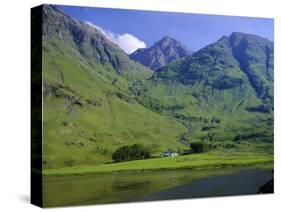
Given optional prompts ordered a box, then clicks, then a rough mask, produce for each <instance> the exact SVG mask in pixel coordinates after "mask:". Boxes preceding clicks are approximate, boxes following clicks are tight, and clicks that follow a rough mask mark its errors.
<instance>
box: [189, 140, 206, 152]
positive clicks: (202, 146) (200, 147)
mask: <svg viewBox="0 0 281 212" xmlns="http://www.w3.org/2000/svg"><path fill="white" fill-rule="evenodd" d="M190 148H191V151H192V153H203V152H207V151H209V150H210V146H209V145H208V144H207V143H205V142H192V143H190Z"/></svg>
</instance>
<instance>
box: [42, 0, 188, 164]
mask: <svg viewBox="0 0 281 212" xmlns="http://www.w3.org/2000/svg"><path fill="white" fill-rule="evenodd" d="M43 22H44V23H43V78H44V82H43V86H44V87H43V95H44V102H43V106H44V113H43V117H44V123H43V127H44V135H43V136H44V144H43V145H44V147H43V153H44V158H43V159H44V168H47V169H48V168H59V167H67V166H76V165H82V164H84V165H85V164H90V165H95V164H100V163H105V162H109V161H111V154H112V152H114V151H115V150H116V149H117V148H118V147H120V146H122V145H128V144H134V143H144V144H146V145H147V146H149V148H150V149H151V150H152V151H153V153H154V154H157V155H159V154H160V153H161V152H162V151H164V150H165V149H167V148H177V147H181V146H182V144H181V143H179V142H178V136H179V135H180V134H181V133H182V132H183V131H184V127H183V125H181V124H180V123H178V122H177V121H175V119H173V118H167V117H162V116H160V115H159V114H156V113H154V112H152V111H150V110H148V109H147V108H145V107H143V106H142V105H140V104H139V103H138V102H137V101H136V100H135V97H134V96H132V95H131V94H130V93H129V92H128V90H127V87H128V86H130V84H132V83H133V82H134V81H136V80H140V79H144V78H146V77H147V76H150V74H151V72H150V70H148V69H146V68H144V67H143V66H142V65H140V64H138V63H136V62H133V61H130V60H129V58H128V56H127V55H126V54H125V53H124V52H123V51H122V50H121V49H120V48H119V47H118V46H116V45H114V44H113V43H111V42H110V41H109V40H107V39H106V37H104V36H103V35H102V33H100V32H99V31H98V30H96V29H95V28H93V27H90V26H88V25H87V24H84V23H81V22H79V21H77V20H75V19H73V18H71V17H69V16H67V15H65V14H64V13H62V12H61V11H58V10H57V9H56V8H54V7H51V6H48V5H45V6H44V11H43Z"/></svg>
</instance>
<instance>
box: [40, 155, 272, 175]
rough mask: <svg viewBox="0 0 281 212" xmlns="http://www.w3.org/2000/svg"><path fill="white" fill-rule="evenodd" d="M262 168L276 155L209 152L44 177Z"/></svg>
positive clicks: (269, 165)
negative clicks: (248, 167) (247, 167)
mask: <svg viewBox="0 0 281 212" xmlns="http://www.w3.org/2000/svg"><path fill="white" fill-rule="evenodd" d="M243 166H259V167H261V168H272V167H273V155H270V154H255V153H245V152H235V153H229V152H228V153H223V152H208V153H202V154H192V155H185V156H178V157H168V158H155V159H146V160H136V161H128V162H121V163H110V164H102V165H97V166H73V167H66V168H59V169H47V170H43V175H55V176H62V175H76V174H90V173H93V174H94V173H95V174H98V173H101V174H102V173H115V172H116V173H117V172H140V171H154V170H155V171H156V170H176V169H212V168H225V167H243Z"/></svg>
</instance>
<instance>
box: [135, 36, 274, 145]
mask: <svg viewBox="0 0 281 212" xmlns="http://www.w3.org/2000/svg"><path fill="white" fill-rule="evenodd" d="M131 91H132V92H133V93H134V94H135V95H137V96H138V101H139V102H140V103H141V104H143V105H144V106H146V107H147V108H150V109H151V110H153V111H155V112H158V113H160V114H166V115H167V114H168V115H172V116H174V117H175V118H177V119H178V120H179V121H181V122H182V123H184V124H185V126H187V128H188V129H189V132H188V133H187V134H188V137H189V138H190V139H192V140H199V141H201V140H206V139H207V140H208V139H209V138H208V137H210V136H211V138H212V140H214V139H215V140H216V141H219V140H229V141H234V140H237V139H238V138H245V139H246V140H247V139H249V140H267V141H271V142H272V136H273V135H272V132H273V128H272V127H273V42H271V41H269V40H267V39H265V38H262V37H259V36H255V35H249V34H245V33H233V34H231V35H230V36H229V37H228V36H224V37H222V38H221V39H220V40H218V41H217V42H215V43H212V44H210V45H208V46H206V47H204V48H203V49H201V50H199V51H198V52H195V53H193V54H192V55H191V56H188V57H185V58H182V59H179V60H176V61H175V62H172V63H170V64H168V65H167V66H164V67H162V68H160V69H158V70H156V71H155V72H154V74H153V76H152V77H151V78H149V79H148V80H146V81H143V82H138V83H135V84H134V86H133V87H132V88H131Z"/></svg>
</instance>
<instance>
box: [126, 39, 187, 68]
mask: <svg viewBox="0 0 281 212" xmlns="http://www.w3.org/2000/svg"><path fill="white" fill-rule="evenodd" d="M191 54H192V51H191V50H189V49H187V48H186V47H185V46H183V45H182V44H181V43H180V42H179V41H177V40H175V39H173V38H171V37H168V36H165V37H164V38H162V39H161V40H160V41H158V42H156V43H155V44H154V45H153V46H151V47H150V48H144V49H138V50H136V51H135V52H133V53H132V54H131V55H130V59H132V60H135V61H138V62H140V63H141V64H143V65H144V66H146V67H149V68H151V69H152V70H156V69H158V68H160V67H163V66H165V65H167V64H169V63H171V62H172V61H174V60H176V59H179V58H182V57H186V56H188V55H191Z"/></svg>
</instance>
